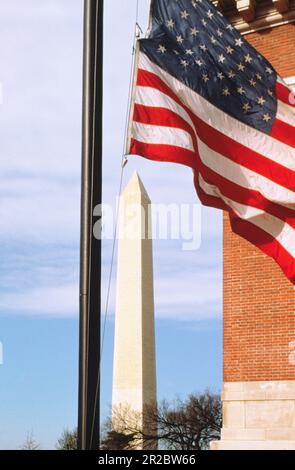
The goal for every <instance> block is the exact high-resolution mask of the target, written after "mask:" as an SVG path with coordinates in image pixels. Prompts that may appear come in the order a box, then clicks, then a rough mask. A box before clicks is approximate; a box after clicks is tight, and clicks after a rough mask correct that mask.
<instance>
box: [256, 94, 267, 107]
mask: <svg viewBox="0 0 295 470" xmlns="http://www.w3.org/2000/svg"><path fill="white" fill-rule="evenodd" d="M265 101H266V100H265V99H264V98H263V96H260V97H259V98H258V99H257V103H258V104H260V105H261V106H263V105H264V103H265Z"/></svg>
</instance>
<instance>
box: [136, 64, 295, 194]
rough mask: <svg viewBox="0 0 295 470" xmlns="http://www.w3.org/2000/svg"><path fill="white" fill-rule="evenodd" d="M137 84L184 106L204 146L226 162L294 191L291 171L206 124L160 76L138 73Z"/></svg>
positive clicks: (144, 71)
mask: <svg viewBox="0 0 295 470" xmlns="http://www.w3.org/2000/svg"><path fill="white" fill-rule="evenodd" d="M137 83H138V85H139V86H150V87H152V88H156V89H158V90H160V91H161V92H163V93H165V94H166V95H167V96H170V97H171V98H172V99H174V100H175V101H176V103H178V104H179V105H180V106H182V107H183V108H184V109H185V111H186V112H187V113H188V114H189V116H190V118H191V119H192V120H193V122H194V124H195V127H196V130H197V133H198V135H199V136H200V138H201V139H202V141H203V142H205V143H206V144H207V145H208V146H209V147H210V148H211V149H212V150H215V151H216V152H218V153H220V154H222V155H225V156H226V157H227V158H230V159H231V160H233V161H234V162H236V163H238V164H239V165H242V166H244V167H246V168H248V169H250V170H252V171H255V172H256V173H259V174H260V175H262V176H265V177H266V178H268V179H270V180H272V181H274V182H276V183H278V184H280V185H281V186H284V187H286V188H288V189H291V190H292V191H294V189H295V171H292V170H289V169H288V168H286V167H284V166H283V165H280V164H279V163H276V162H274V161H272V160H270V159H268V158H266V157H264V156H262V155H261V154H259V153H257V152H255V151H254V150H251V149H250V148H248V147H245V146H243V145H242V144H240V143H239V142H237V141H235V140H233V139H231V138H230V137H228V136H226V135H225V134H222V133H221V132H219V131H218V130H216V129H214V128H213V127H211V126H209V125H208V124H206V123H205V122H204V121H202V120H201V119H199V118H198V117H197V116H196V115H195V114H194V113H193V112H192V111H191V110H190V109H189V108H188V107H187V106H186V105H184V104H183V103H182V101H181V100H180V99H179V98H178V97H177V95H176V94H175V93H174V92H173V91H172V90H171V89H170V88H169V87H168V86H167V85H166V84H165V83H164V82H163V80H161V79H160V78H159V77H158V76H157V75H155V74H154V73H152V72H148V71H146V70H141V69H140V70H139V71H138V78H137Z"/></svg>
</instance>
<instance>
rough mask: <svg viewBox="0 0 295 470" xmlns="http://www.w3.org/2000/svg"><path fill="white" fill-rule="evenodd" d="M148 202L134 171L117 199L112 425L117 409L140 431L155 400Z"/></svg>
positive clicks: (150, 240)
mask: <svg viewBox="0 0 295 470" xmlns="http://www.w3.org/2000/svg"><path fill="white" fill-rule="evenodd" d="M150 204H151V201H150V199H149V196H148V194H147V192H146V190H145V188H144V186H143V183H142V181H141V180H140V178H139V176H138V174H137V173H134V175H133V176H132V178H131V180H130V181H129V183H128V185H127V187H126V189H125V191H124V192H123V194H122V196H121V201H120V221H119V252H118V272H117V302H116V317H115V349H114V372H113V397H112V407H113V421H114V410H115V409H117V408H118V407H127V408H128V409H130V410H131V411H134V412H136V413H137V415H139V416H141V425H140V426H141V427H142V430H143V432H145V427H146V426H148V424H147V423H145V419H144V411H145V409H146V407H148V406H150V405H156V399H157V398H156V359H155V326H154V288H153V253H152V236H151V229H152V227H151V217H150ZM113 424H114V426H116V423H115V422H114V423H113ZM142 445H143V446H144V443H143V444H142Z"/></svg>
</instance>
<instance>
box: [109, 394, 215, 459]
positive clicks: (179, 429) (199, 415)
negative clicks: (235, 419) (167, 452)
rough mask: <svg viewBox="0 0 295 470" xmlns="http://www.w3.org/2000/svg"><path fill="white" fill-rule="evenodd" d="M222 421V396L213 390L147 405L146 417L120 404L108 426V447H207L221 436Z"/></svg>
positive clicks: (193, 448)
mask: <svg viewBox="0 0 295 470" xmlns="http://www.w3.org/2000/svg"><path fill="white" fill-rule="evenodd" d="M221 422H222V414H221V400H220V396H219V395H217V394H212V393H211V392H210V391H209V390H207V391H205V392H204V393H198V394H192V395H190V396H189V397H188V398H187V399H186V400H180V399H178V400H176V401H175V402H174V403H169V402H167V401H162V402H161V403H160V404H159V405H158V407H157V408H155V407H149V408H146V410H145V412H144V415H143V416H142V415H140V414H139V413H136V412H134V411H131V410H130V409H128V408H126V407H125V408H124V407H120V408H118V409H116V410H113V419H112V420H108V423H107V425H106V431H105V436H106V437H105V439H104V441H103V442H104V448H106V449H114V450H115V449H116V448H118V445H120V446H121V447H120V449H121V450H122V449H125V450H128V449H132V448H138V446H142V445H143V446H144V448H149V449H153V448H155V447H157V445H158V446H159V447H160V448H162V449H171V450H172V449H177V450H205V449H208V448H209V444H210V441H211V440H215V439H219V436H220V428H221ZM142 423H144V425H143V424H142ZM116 446H117V447H116Z"/></svg>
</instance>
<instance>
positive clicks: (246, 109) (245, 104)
mask: <svg viewBox="0 0 295 470" xmlns="http://www.w3.org/2000/svg"><path fill="white" fill-rule="evenodd" d="M250 109H251V106H250V104H249V102H247V103H244V104H243V110H244V112H245V113H247V112H248V111H250Z"/></svg>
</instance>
